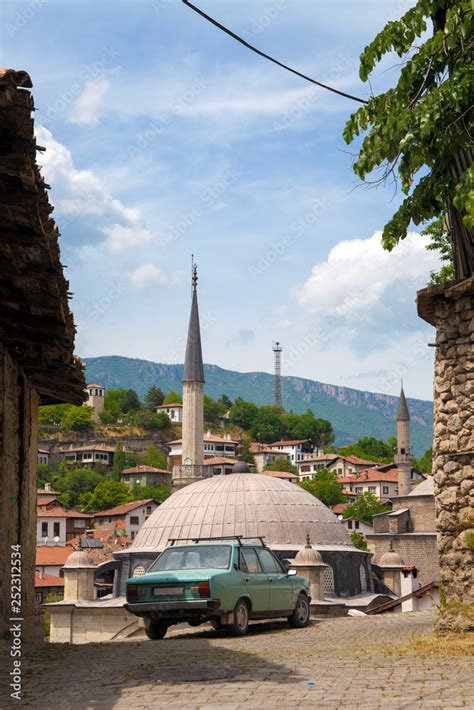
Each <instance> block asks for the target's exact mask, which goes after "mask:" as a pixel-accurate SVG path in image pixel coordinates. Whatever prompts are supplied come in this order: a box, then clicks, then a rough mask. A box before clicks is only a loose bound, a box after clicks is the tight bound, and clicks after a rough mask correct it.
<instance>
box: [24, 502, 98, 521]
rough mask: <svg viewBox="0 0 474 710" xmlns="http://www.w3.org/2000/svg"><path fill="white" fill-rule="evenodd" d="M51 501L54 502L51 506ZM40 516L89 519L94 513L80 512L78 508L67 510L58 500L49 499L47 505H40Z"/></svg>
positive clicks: (38, 512) (38, 509)
mask: <svg viewBox="0 0 474 710" xmlns="http://www.w3.org/2000/svg"><path fill="white" fill-rule="evenodd" d="M50 503H51V504H53V505H51V506H50ZM36 517H38V518H82V519H83V520H89V519H90V518H91V517H92V515H91V514H90V513H80V512H79V511H78V510H65V509H64V508H62V507H61V506H60V505H58V504H57V501H55V500H53V501H49V503H46V504H45V505H39V504H38V508H37V512H36Z"/></svg>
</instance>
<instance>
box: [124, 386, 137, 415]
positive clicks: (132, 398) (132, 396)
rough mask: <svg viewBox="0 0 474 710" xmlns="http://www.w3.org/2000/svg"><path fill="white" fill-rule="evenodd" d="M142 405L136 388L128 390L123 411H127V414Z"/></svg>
mask: <svg viewBox="0 0 474 710" xmlns="http://www.w3.org/2000/svg"><path fill="white" fill-rule="evenodd" d="M140 407H141V404H140V400H139V399H138V395H137V393H136V392H135V390H132V389H130V390H127V391H126V393H125V397H124V399H123V404H122V411H123V412H125V414H128V412H135V411H137V409H140Z"/></svg>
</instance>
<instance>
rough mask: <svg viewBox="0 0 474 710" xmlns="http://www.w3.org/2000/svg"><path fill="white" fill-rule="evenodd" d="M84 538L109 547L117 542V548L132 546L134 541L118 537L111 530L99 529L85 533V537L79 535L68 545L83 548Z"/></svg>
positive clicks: (68, 542) (121, 536)
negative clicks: (82, 541)
mask: <svg viewBox="0 0 474 710" xmlns="http://www.w3.org/2000/svg"><path fill="white" fill-rule="evenodd" d="M84 537H87V539H89V538H93V539H94V540H100V541H101V542H102V544H103V545H107V544H109V543H110V544H114V545H115V541H116V540H117V546H120V547H128V546H129V545H131V544H132V541H131V540H129V539H128V537H125V535H117V533H116V531H115V530H112V529H110V528H97V529H95V530H88V531H87V534H86V533H84V535H77V537H73V538H71V539H70V540H68V541H67V543H66V545H69V546H70V547H74V548H79V547H80V546H81V539H82V538H84ZM88 551H89V550H88Z"/></svg>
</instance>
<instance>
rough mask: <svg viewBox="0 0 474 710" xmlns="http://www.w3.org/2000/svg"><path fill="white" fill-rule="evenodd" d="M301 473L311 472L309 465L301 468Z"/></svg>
mask: <svg viewBox="0 0 474 710" xmlns="http://www.w3.org/2000/svg"><path fill="white" fill-rule="evenodd" d="M300 471H301V472H302V473H306V472H307V471H311V466H308V465H307V464H306V466H301V469H300Z"/></svg>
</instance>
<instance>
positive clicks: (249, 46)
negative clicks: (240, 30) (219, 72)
mask: <svg viewBox="0 0 474 710" xmlns="http://www.w3.org/2000/svg"><path fill="white" fill-rule="evenodd" d="M183 3H184V4H185V5H187V6H188V7H190V8H191V10H194V12H197V13H198V15H201V17H204V19H205V20H207V21H208V22H210V23H211V24H213V25H215V26H216V27H218V28H219V29H220V30H222V31H223V32H225V33H226V34H228V35H229V36H230V37H233V39H235V40H237V42H240V44H243V45H244V47H247V49H250V50H251V51H252V52H255V54H258V55H259V56H260V57H263V58H264V59H268V61H270V62H273V64H277V65H278V66H279V67H282V69H286V70H287V71H289V72H291V73H292V74H296V76H300V77H301V78H302V79H305V80H306V81H310V82H311V83H312V84H316V86H321V87H322V88H323V89H327V90H328V91H332V92H333V93H334V94H339V96H344V97H345V98H346V99H352V101H358V102H359V103H361V104H366V103H367V101H366V100H365V99H361V98H359V97H358V96H352V94H346V93H345V92H344V91H339V89H334V88H333V87H332V86H328V85H327V84H322V83H321V82H320V81H316V79H311V77H310V76H306V74H302V73H301V72H299V71H297V70H296V69H292V68H291V67H289V66H288V65H287V64H283V62H279V61H278V59H275V58H274V57H271V56H270V55H269V54H265V52H262V51H261V50H260V49H257V47H254V46H253V45H252V44H249V43H248V42H247V41H246V40H245V39H244V38H243V37H239V35H237V34H235V32H232V30H229V29H228V28H227V27H225V26H224V25H222V24H221V23H220V22H217V20H214V18H213V17H211V16H210V15H206V13H205V12H203V11H202V10H200V9H199V8H198V7H196V5H193V4H192V3H190V2H189V0H183Z"/></svg>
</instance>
